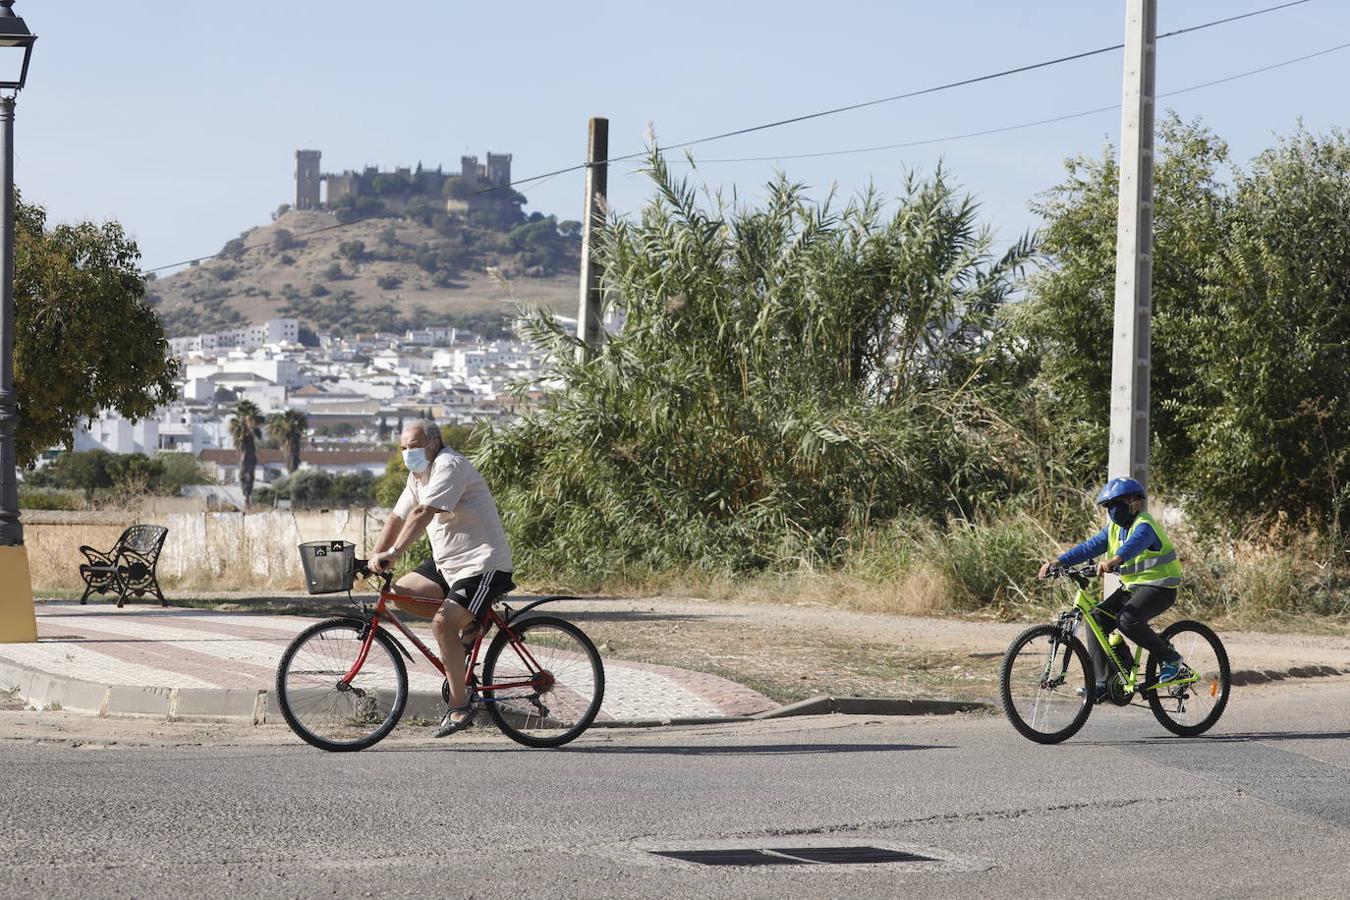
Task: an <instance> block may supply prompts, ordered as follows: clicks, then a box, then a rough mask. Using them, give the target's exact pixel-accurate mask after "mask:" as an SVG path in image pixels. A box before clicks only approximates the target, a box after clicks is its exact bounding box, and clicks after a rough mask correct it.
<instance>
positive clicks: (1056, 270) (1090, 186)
mask: <svg viewBox="0 0 1350 900" xmlns="http://www.w3.org/2000/svg"><path fill="white" fill-rule="evenodd" d="M1159 132H1160V138H1161V139H1160V140H1159V142H1158V152H1157V155H1156V160H1157V162H1156V165H1155V167H1154V181H1155V184H1154V209H1155V214H1154V240H1153V323H1152V333H1153V372H1152V397H1153V403H1152V415H1151V427H1152V430H1153V435H1154V438H1153V443H1154V447H1153V466H1152V468H1153V475H1154V479H1155V481H1156V482H1157V484H1158V486H1159V487H1162V488H1164V489H1166V488H1167V487H1168V482H1169V480H1172V479H1173V477H1174V475H1175V474H1176V473H1177V472H1178V466H1179V465H1180V464H1182V462H1183V461H1184V460H1186V459H1188V458H1190V456H1191V454H1192V452H1193V449H1194V447H1193V444H1192V442H1191V438H1190V436H1189V434H1188V432H1187V429H1186V428H1185V427H1184V424H1183V423H1182V421H1181V420H1180V418H1179V413H1180V410H1181V405H1182V404H1183V403H1184V402H1186V401H1184V400H1183V398H1184V397H1187V396H1192V397H1193V396H1194V394H1195V391H1196V385H1197V382H1196V379H1197V378H1198V377H1199V376H1200V373H1199V372H1198V371H1197V369H1196V366H1197V365H1198V359H1197V357H1196V354H1195V350H1196V348H1195V346H1194V344H1193V340H1194V335H1193V334H1192V333H1191V323H1192V320H1193V317H1194V312H1195V309H1196V306H1197V302H1198V298H1199V297H1200V295H1201V293H1202V291H1203V289H1204V285H1205V284H1206V277H1205V269H1206V266H1207V265H1208V260H1209V259H1210V258H1211V256H1212V255H1213V253H1214V252H1215V250H1216V249H1217V247H1218V246H1219V244H1220V243H1221V242H1222V241H1223V235H1224V229H1225V227H1226V226H1225V224H1224V223H1225V221H1226V219H1227V216H1228V214H1229V210H1230V208H1231V201H1230V199H1229V197H1228V192H1227V188H1226V187H1225V185H1224V182H1223V171H1224V170H1225V169H1226V167H1227V165H1228V148H1227V146H1226V145H1225V144H1224V143H1223V142H1222V141H1220V140H1219V139H1218V138H1216V137H1215V136H1214V135H1213V134H1211V133H1210V132H1209V131H1207V130H1205V129H1203V128H1201V127H1199V126H1197V125H1190V124H1186V123H1183V122H1181V121H1180V120H1179V119H1177V118H1176V116H1175V115H1172V116H1168V117H1166V118H1165V119H1164V121H1163V122H1162V123H1161V125H1160V128H1159ZM1065 166H1066V170H1067V178H1066V179H1065V181H1064V182H1062V183H1061V184H1059V185H1058V186H1056V187H1055V188H1052V189H1051V190H1050V191H1048V192H1046V193H1045V194H1043V195H1042V196H1041V197H1040V198H1038V199H1037V201H1036V202H1035V203H1033V205H1032V209H1033V210H1034V211H1035V212H1037V213H1039V214H1040V215H1041V216H1042V217H1043V218H1044V220H1045V223H1046V224H1045V227H1044V228H1043V229H1042V230H1041V233H1040V240H1041V251H1042V253H1043V254H1044V256H1045V259H1046V263H1047V264H1046V265H1045V266H1044V267H1043V268H1042V270H1041V272H1040V273H1039V274H1038V275H1037V276H1035V277H1034V278H1033V279H1032V283H1031V292H1030V297H1029V299H1028V302H1026V303H1024V304H1019V305H1018V306H1016V307H1012V308H1011V310H1012V312H1013V313H1014V319H1015V324H1016V329H1015V330H1016V334H1017V335H1018V337H1019V338H1020V341H1021V343H1020V346H1021V347H1023V348H1024V349H1025V351H1026V355H1025V357H1024V359H1025V360H1027V361H1029V362H1031V366H1030V369H1031V372H1032V374H1033V375H1034V377H1035V379H1036V381H1037V383H1038V386H1039V388H1040V392H1041V395H1042V396H1043V397H1044V398H1045V399H1046V400H1047V401H1048V403H1049V404H1051V405H1052V406H1053V407H1054V408H1055V409H1056V410H1057V412H1056V414H1055V416H1054V418H1055V423H1056V426H1055V428H1056V432H1057V433H1056V434H1055V435H1054V437H1053V440H1055V441H1056V442H1057V443H1059V444H1060V446H1061V447H1062V452H1063V453H1064V455H1065V457H1066V460H1067V461H1068V464H1069V468H1070V471H1071V472H1072V473H1073V477H1074V478H1076V479H1077V480H1079V481H1080V482H1081V483H1092V482H1095V481H1098V480H1101V479H1102V477H1103V476H1104V475H1105V472H1106V451H1107V443H1108V440H1107V427H1108V423H1109V419H1110V387H1111V352H1112V344H1111V323H1112V321H1113V316H1114V303H1115V270H1116V208H1117V203H1118V182H1119V169H1118V167H1117V166H1116V163H1115V161H1114V158H1113V156H1112V153H1111V151H1110V148H1107V150H1106V151H1105V152H1104V153H1103V155H1102V156H1101V157H1098V158H1089V157H1078V158H1075V159H1071V160H1068V161H1067V162H1066V164H1065Z"/></svg>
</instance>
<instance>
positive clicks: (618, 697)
mask: <svg viewBox="0 0 1350 900" xmlns="http://www.w3.org/2000/svg"><path fill="white" fill-rule="evenodd" d="M334 614H338V612H337V611H336V610H335V613H334ZM315 621H318V620H317V619H314V618H308V617H301V616H272V615H256V614H249V613H226V612H213V611H209V610H199V609H181V608H176V607H170V608H168V609H164V608H161V607H159V606H143V605H139V604H138V605H135V606H129V607H127V608H124V609H120V610H119V609H117V608H115V607H114V606H111V605H110V604H107V603H94V604H91V605H89V606H80V605H79V604H78V603H77V602H74V601H55V600H52V601H45V602H40V603H39V604H38V606H37V623H38V643H36V644H0V689H3V690H13V689H15V688H17V689H18V694H19V696H20V697H21V698H22V699H23V700H24V701H26V702H27V703H29V704H30V705H32V706H36V707H39V708H60V709H66V710H74V711H80V712H88V713H96V714H99V715H148V716H159V717H167V718H180V719H194V718H195V719H211V720H220V721H233V722H252V723H254V724H273V723H278V722H281V721H282V718H281V713H280V711H279V709H278V708H277V706H276V702H275V700H274V699H273V697H272V688H273V681H274V678H275V676H276V666H277V661H278V660H279V659H280V657H281V653H282V651H283V650H284V649H285V647H286V645H287V644H288V643H289V642H290V641H291V640H292V639H293V638H294V637H295V636H296V635H297V634H298V633H299V632H301V631H302V630H304V629H305V628H307V627H308V626H310V625H312V624H313V623H314V622H315ZM420 624H421V623H416V624H414V627H417V626H418V625H420ZM423 635H425V637H424V641H425V642H427V643H428V644H429V645H431V646H433V647H434V646H435V644H434V641H432V639H431V635H430V632H429V631H423V632H422V633H421V634H419V637H422V636H423ZM409 649H410V650H411V651H412V652H413V656H414V659H415V660H416V663H414V664H410V665H409V666H408V675H409V682H410V685H409V687H410V694H411V695H412V696H411V697H410V699H409V706H408V712H407V714H408V715H432V714H434V715H436V716H439V714H440V712H443V711H444V708H443V704H441V702H440V688H441V680H442V679H441V675H440V674H439V673H438V672H436V671H435V670H433V669H432V668H431V666H430V664H428V663H427V662H426V660H425V659H422V658H421V655H420V654H419V653H417V652H416V649H415V648H409ZM602 655H603V657H604V663H605V699H604V704H603V706H602V707H601V711H600V717H599V719H597V724H634V725H636V724H655V723H659V722H664V721H670V720H678V721H703V720H708V719H722V718H728V717H739V716H748V715H753V714H756V713H762V712H766V711H768V710H771V709H773V708H774V707H776V706H777V705H778V704H776V703H775V702H774V701H772V700H770V699H769V698H768V697H765V696H763V695H762V694H759V693H757V692H756V691H753V690H751V689H749V688H746V687H743V686H741V685H739V684H736V683H734V682H732V681H728V680H726V679H724V678H719V677H717V676H715V675H707V674H703V673H700V672H691V671H687V670H685V669H678V668H674V667H670V666H655V665H647V664H642V663H632V662H625V661H623V660H619V659H614V658H612V657H611V656H610V655H608V654H603V652H602Z"/></svg>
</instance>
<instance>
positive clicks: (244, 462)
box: [230, 400, 263, 503]
mask: <svg viewBox="0 0 1350 900" xmlns="http://www.w3.org/2000/svg"><path fill="white" fill-rule="evenodd" d="M262 425H263V417H262V412H261V411H260V410H259V409H258V407H257V404H255V403H254V402H253V401H251V400H240V401H239V402H238V404H236V405H235V407H234V418H232V419H230V437H231V438H232V439H233V440H234V446H235V449H237V450H238V451H239V487H240V488H241V489H242V490H243V492H244V502H245V503H248V501H249V497H251V496H252V494H253V478H254V476H255V474H256V469H257V467H258V445H257V441H258V439H259V438H261V437H262Z"/></svg>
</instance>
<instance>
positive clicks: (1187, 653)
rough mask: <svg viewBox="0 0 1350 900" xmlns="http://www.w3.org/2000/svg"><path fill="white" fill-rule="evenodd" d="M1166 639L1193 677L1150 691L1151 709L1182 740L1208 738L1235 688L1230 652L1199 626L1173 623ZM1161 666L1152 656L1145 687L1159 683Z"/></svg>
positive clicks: (1167, 630)
mask: <svg viewBox="0 0 1350 900" xmlns="http://www.w3.org/2000/svg"><path fill="white" fill-rule="evenodd" d="M1162 639H1163V640H1164V641H1166V642H1167V643H1168V644H1171V645H1172V648H1173V649H1174V650H1176V651H1177V652H1178V653H1180V654H1181V658H1182V659H1183V660H1185V662H1186V668H1187V669H1189V670H1190V674H1189V675H1184V676H1183V677H1182V678H1180V679H1178V680H1177V681H1175V682H1171V683H1169V684H1164V685H1162V686H1161V687H1151V688H1148V689H1146V690H1145V691H1144V693H1145V694H1146V695H1148V706H1149V709H1151V710H1153V715H1154V716H1155V717H1156V718H1157V719H1158V721H1159V722H1160V723H1162V726H1163V727H1164V728H1166V729H1167V730H1168V731H1170V732H1172V733H1173V734H1179V735H1181V736H1182V737H1194V736H1196V735H1197V734H1204V733H1205V732H1206V731H1208V730H1209V729H1210V728H1212V727H1213V726H1214V723H1215V722H1217V721H1219V717H1220V716H1222V715H1223V710H1224V707H1226V706H1227V705H1228V693H1229V690H1230V688H1231V687H1232V673H1231V672H1230V671H1229V669H1228V651H1226V650H1224V648H1223V642H1222V641H1220V640H1219V636H1218V635H1217V634H1215V633H1214V632H1213V631H1211V630H1210V628H1209V627H1208V626H1206V625H1202V624H1200V623H1199V622H1189V621H1181V622H1173V623H1172V624H1171V625H1169V626H1168V627H1167V628H1166V629H1164V630H1163V633H1162ZM1158 665H1159V660H1158V658H1157V657H1156V656H1152V655H1150V656H1149V658H1148V669H1147V676H1146V680H1145V684H1153V682H1154V681H1155V680H1156V679H1157V677H1158Z"/></svg>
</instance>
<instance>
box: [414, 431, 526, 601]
mask: <svg viewBox="0 0 1350 900" xmlns="http://www.w3.org/2000/svg"><path fill="white" fill-rule="evenodd" d="M416 506H433V507H435V508H436V509H439V510H443V512H438V513H437V514H436V515H435V516H433V517H432V519H431V521H430V522H429V523H427V538H428V539H429V540H430V541H431V555H432V558H433V559H435V560H436V568H437V569H438V570H439V571H440V573H441V577H443V578H444V579H445V581H446V583H447V584H454V583H455V582H456V581H458V580H459V579H461V578H468V577H470V576H473V575H481V574H483V573H486V572H510V571H511V546H510V545H509V544H508V543H507V542H506V532H505V531H504V530H503V529H502V520H501V517H500V516H498V515H497V504H496V503H495V502H494V501H493V499H492V492H491V491H489V490H488V486H487V482H486V481H484V480H483V476H482V475H480V474H478V470H477V469H475V468H474V467H473V463H471V462H469V460H468V459H467V458H466V457H465V456H464V455H463V454H460V453H456V452H455V451H454V450H451V449H450V448H448V447H445V448H442V449H441V452H439V453H437V454H436V458H435V459H433V460H432V461H431V467H430V468H428V469H427V470H426V471H425V472H423V473H422V474H421V475H420V476H419V475H414V474H413V473H411V472H409V473H408V484H407V486H406V487H405V488H403V493H402V494H401V495H399V498H398V503H396V504H394V514H395V515H397V516H398V517H399V518H401V519H403V520H404V521H407V519H408V517H409V516H411V515H412V511H413V508H414V507H416Z"/></svg>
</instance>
